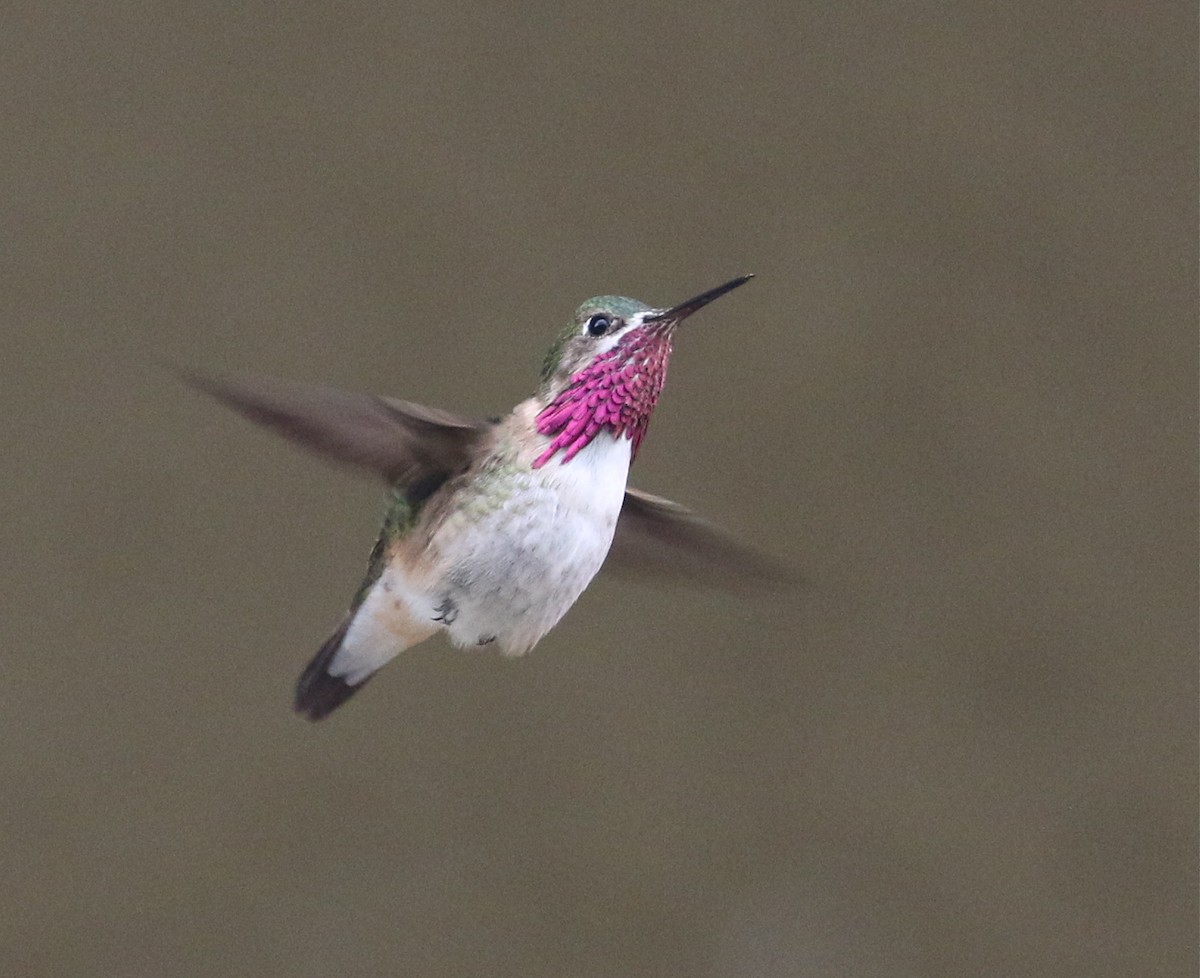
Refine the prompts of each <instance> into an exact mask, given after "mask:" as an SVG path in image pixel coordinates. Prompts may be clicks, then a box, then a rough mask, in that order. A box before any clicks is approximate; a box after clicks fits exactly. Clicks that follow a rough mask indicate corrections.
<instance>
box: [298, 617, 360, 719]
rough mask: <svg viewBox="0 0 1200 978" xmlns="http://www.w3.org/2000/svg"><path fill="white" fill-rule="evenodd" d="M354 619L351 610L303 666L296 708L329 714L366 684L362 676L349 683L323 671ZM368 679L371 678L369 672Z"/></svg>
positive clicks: (307, 712)
mask: <svg viewBox="0 0 1200 978" xmlns="http://www.w3.org/2000/svg"><path fill="white" fill-rule="evenodd" d="M353 619H354V616H353V615H352V614H350V615H347V616H346V617H345V619H344V620H343V621H342V623H341V624H340V625H339V626H338V629H337V631H336V632H334V633H333V634H332V635H330V636H329V638H328V639H326V640H325V644H324V645H322V646H321V648H320V650H319V651H318V652H317V654H316V655H314V656H313V657H312V661H311V662H309V664H308V665H307V666H305V667H304V672H302V673H301V674H300V681H299V682H298V683H296V702H295V709H296V712H297V713H301V714H303V715H304V716H306V717H308V718H309V719H310V720H321V719H324V718H325V717H327V716H329V714H330V713H332V712H333V711H334V710H336V709H337V708H338V707H339V706H341V705H342V704H343V703H345V702H346V700H348V699H349V698H350V697H351V696H353V695H354V694H355V693H357V692H358V691H359V690H360V689H362V688H363V687H364V686H365V685H366V684H367V680H366V679H364V680H363V681H362V682H361V683H358V684H357V685H354V686H351V685H350V684H349V683H348V682H346V681H345V680H344V679H340V678H339V677H337V676H331V675H329V673H328V672H327V671H326V670H327V669H328V668H329V663H330V662H331V661H332V660H333V657H334V656H335V655H336V654H337V650H338V649H340V648H341V647H342V640H343V639H345V637H346V631H347V630H348V629H349V628H350V622H351V621H353ZM367 679H370V676H368V677H367Z"/></svg>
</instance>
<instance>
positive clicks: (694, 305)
mask: <svg viewBox="0 0 1200 978" xmlns="http://www.w3.org/2000/svg"><path fill="white" fill-rule="evenodd" d="M752 278H754V276H753V275H739V276H738V277H737V278H735V279H730V280H729V281H728V282H726V283H725V284H724V285H718V286H717V287H716V288H715V289H709V290H708V291H707V292H701V293H700V294H699V295H698V296H694V297H693V298H691V299H688V300H687V302H681V303H679V305H677V306H672V307H671V308H670V309H664V310H663V311H662V312H656V313H655V314H654V315H653V316H647V317H646V319H645V320H644V321H645V322H647V323H654V322H662V323H670V324H671V325H672V326H673V325H675V324H676V323H679V322H682V321H683V320H685V319H687V317H688V316H690V315H691V314H692V313H694V312H695V311H696V310H697V309H701V308H703V307H704V306H707V305H708V304H709V303H710V302H712V301H713V299H719V298H721V296H723V295H724V294H725V293H726V292H732V291H733V290H734V289H736V288H737V287H738V286H739V285H745V284H746V283H747V282H749V281H750V279H752Z"/></svg>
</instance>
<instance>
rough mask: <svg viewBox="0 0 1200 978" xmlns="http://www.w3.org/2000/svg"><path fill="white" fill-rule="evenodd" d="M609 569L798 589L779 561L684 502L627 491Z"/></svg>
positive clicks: (741, 587)
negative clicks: (705, 518)
mask: <svg viewBox="0 0 1200 978" xmlns="http://www.w3.org/2000/svg"><path fill="white" fill-rule="evenodd" d="M605 567H609V568H612V569H614V570H619V571H626V572H631V573H638V574H648V575H653V576H655V577H659V578H668V579H672V578H673V579H676V580H680V581H686V582H688V583H693V584H704V585H710V586H714V587H721V588H726V589H728V590H734V591H748V590H754V589H763V588H772V589H774V588H781V587H788V586H796V585H799V584H800V583H801V582H800V579H799V577H798V576H797V575H796V574H795V573H794V572H793V571H792V570H791V569H789V568H788V567H787V566H785V565H784V564H782V563H780V562H779V561H777V560H775V559H773V558H771V557H768V556H765V555H764V554H761V553H758V552H757V551H755V550H752V549H751V548H749V547H746V546H744V545H743V544H740V543H738V542H737V541H736V540H734V539H733V538H732V537H730V536H729V535H727V534H726V533H724V532H723V531H721V530H719V529H717V528H716V527H715V526H713V525H712V524H711V523H709V522H707V521H706V520H704V519H702V518H701V517H699V516H697V515H696V514H695V513H693V512H692V511H691V510H689V509H687V508H686V507H684V506H681V505H679V503H673V502H671V500H669V499H663V498H662V497H661V496H652V495H650V493H647V492H641V491H640V490H637V489H626V490H625V502H624V504H623V505H622V507H621V515H620V518H619V519H618V520H617V531H616V535H615V536H614V537H613V543H612V549H611V550H609V553H608V560H607V561H606V562H605Z"/></svg>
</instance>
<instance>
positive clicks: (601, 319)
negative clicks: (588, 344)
mask: <svg viewBox="0 0 1200 978" xmlns="http://www.w3.org/2000/svg"><path fill="white" fill-rule="evenodd" d="M611 327H612V320H611V319H609V318H608V317H607V316H606V315H604V313H602V312H598V313H596V315H594V316H593V317H592V318H591V319H589V320H588V321H587V331H588V332H589V333H591V334H592V335H593V336H603V335H604V334H605V333H607V332H608V331H609V329H610V328H611Z"/></svg>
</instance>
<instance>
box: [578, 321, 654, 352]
mask: <svg viewBox="0 0 1200 978" xmlns="http://www.w3.org/2000/svg"><path fill="white" fill-rule="evenodd" d="M640 325H641V317H640V316H634V317H632V318H631V319H627V320H625V321H624V323H623V325H622V326H621V327H620V328H618V329H610V330H609V331H608V332H607V333H605V334H604V335H603V336H596V337H593V336H592V335H591V333H589V332H588V329H587V323H584V324H583V335H584V336H586V337H588V338H589V339H591V340H592V341H593V342H594V343H595V344H596V345H595V346H594V347H592V350H593V351H594V354H595V355H596V356H599V355H600V354H601V353H607V352H608V351H609V350H611V349H612V348H613V347H614V346H616V345H617V344H618V343H620V342H621V337H622V336H624V335H625V334H626V333H628V332H629V331H630V330H631V329H636V328H637V327H638V326H640Z"/></svg>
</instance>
